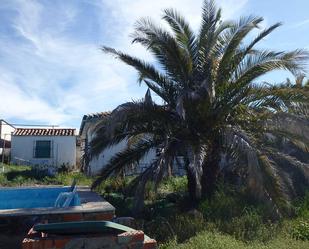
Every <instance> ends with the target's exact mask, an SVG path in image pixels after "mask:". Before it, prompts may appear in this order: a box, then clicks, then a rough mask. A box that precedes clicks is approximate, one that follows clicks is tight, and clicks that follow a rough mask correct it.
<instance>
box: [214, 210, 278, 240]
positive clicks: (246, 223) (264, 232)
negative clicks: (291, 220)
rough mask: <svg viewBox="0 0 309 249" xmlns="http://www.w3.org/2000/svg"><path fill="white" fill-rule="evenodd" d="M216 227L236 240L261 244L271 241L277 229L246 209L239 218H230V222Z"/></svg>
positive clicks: (275, 225) (221, 223)
mask: <svg viewBox="0 0 309 249" xmlns="http://www.w3.org/2000/svg"><path fill="white" fill-rule="evenodd" d="M218 227H219V229H220V231H223V232H226V233H228V234H230V235H233V236H234V237H235V238H236V239H238V240H242V241H253V240H258V241H261V242H266V241H269V240H271V239H273V238H274V237H275V236H276V235H277V229H278V225H277V224H275V223H271V222H270V221H269V222H266V223H264V222H263V219H262V216H261V215H260V214H258V213H257V211H256V210H254V209H246V210H245V211H244V212H243V213H242V214H241V216H239V217H234V218H232V220H231V221H230V222H220V223H219V226H218Z"/></svg>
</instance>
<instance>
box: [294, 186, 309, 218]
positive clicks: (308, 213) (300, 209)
mask: <svg viewBox="0 0 309 249" xmlns="http://www.w3.org/2000/svg"><path fill="white" fill-rule="evenodd" d="M294 206H295V211H296V215H297V216H298V217H301V218H305V219H308V220H309V191H307V192H306V194H305V196H304V197H303V198H299V199H298V200H297V201H296V202H295V204H294Z"/></svg>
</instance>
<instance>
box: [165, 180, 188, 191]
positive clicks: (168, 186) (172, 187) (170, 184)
mask: <svg viewBox="0 0 309 249" xmlns="http://www.w3.org/2000/svg"><path fill="white" fill-rule="evenodd" d="M187 185H188V180H187V177H186V176H182V177H170V178H168V179H166V180H165V181H163V182H162V183H161V185H160V190H161V191H162V192H169V193H171V192H172V193H175V192H186V191H187Z"/></svg>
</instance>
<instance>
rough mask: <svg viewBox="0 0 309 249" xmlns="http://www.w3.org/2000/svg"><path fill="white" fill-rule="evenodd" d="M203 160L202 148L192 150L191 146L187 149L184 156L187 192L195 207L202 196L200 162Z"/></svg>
mask: <svg viewBox="0 0 309 249" xmlns="http://www.w3.org/2000/svg"><path fill="white" fill-rule="evenodd" d="M203 160H204V150H203V148H201V149H200V150H199V151H197V152H196V151H194V150H193V149H192V148H191V149H189V150H188V151H187V157H186V158H185V169H186V172H187V178H188V192H189V196H190V199H191V203H192V206H193V207H196V206H197V204H198V202H199V201H200V200H201V197H202V186H201V176H202V164H203Z"/></svg>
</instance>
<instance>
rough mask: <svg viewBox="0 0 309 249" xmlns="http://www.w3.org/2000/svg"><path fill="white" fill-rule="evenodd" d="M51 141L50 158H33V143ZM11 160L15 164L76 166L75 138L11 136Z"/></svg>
mask: <svg viewBox="0 0 309 249" xmlns="http://www.w3.org/2000/svg"><path fill="white" fill-rule="evenodd" d="M37 140H51V141H52V146H53V149H52V152H53V154H52V157H51V158H34V157H33V151H34V146H35V141H37ZM11 160H12V162H13V163H16V164H23V161H22V160H25V161H24V163H26V164H30V165H50V166H57V167H58V166H61V165H62V164H68V165H69V166H70V167H74V166H75V164H76V137H75V136H14V135H13V136H12V148H11Z"/></svg>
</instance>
